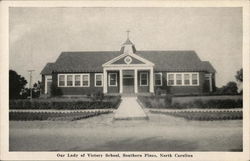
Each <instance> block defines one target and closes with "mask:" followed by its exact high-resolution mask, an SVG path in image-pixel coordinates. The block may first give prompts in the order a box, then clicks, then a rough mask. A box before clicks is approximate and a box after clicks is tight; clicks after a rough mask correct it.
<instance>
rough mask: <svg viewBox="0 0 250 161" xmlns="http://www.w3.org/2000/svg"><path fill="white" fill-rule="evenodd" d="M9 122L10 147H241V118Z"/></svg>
mask: <svg viewBox="0 0 250 161" xmlns="http://www.w3.org/2000/svg"><path fill="white" fill-rule="evenodd" d="M147 115H148V116H149V120H129V121H128V120H121V121H114V120H113V116H114V114H113V113H111V114H107V115H100V116H98V117H93V118H89V119H84V120H78V121H10V151H241V150H242V120H227V121H186V120H185V119H182V118H176V117H173V116H167V115H160V114H152V113H147Z"/></svg>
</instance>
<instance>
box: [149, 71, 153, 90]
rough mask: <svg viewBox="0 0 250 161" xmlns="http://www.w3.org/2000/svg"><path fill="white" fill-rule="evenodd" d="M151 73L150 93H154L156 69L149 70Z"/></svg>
mask: <svg viewBox="0 0 250 161" xmlns="http://www.w3.org/2000/svg"><path fill="white" fill-rule="evenodd" d="M149 75H150V80H149V83H150V85H149V92H150V93H154V71H153V68H151V69H150V72H149Z"/></svg>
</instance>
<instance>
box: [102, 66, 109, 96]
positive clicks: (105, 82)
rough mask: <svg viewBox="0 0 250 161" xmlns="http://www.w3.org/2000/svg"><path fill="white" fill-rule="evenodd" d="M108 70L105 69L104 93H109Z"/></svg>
mask: <svg viewBox="0 0 250 161" xmlns="http://www.w3.org/2000/svg"><path fill="white" fill-rule="evenodd" d="M107 80H108V79H107V70H106V69H104V68H103V93H107V92H108V89H107V85H108V83H107Z"/></svg>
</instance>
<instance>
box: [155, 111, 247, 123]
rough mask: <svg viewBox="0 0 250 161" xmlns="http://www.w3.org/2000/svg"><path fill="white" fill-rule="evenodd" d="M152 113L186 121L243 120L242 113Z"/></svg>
mask: <svg viewBox="0 0 250 161" xmlns="http://www.w3.org/2000/svg"><path fill="white" fill-rule="evenodd" d="M151 112H152V113H161V114H166V115H172V116H177V117H183V118H185V119H187V120H200V121H212V120H239V119H242V118H243V115H242V111H230V112H229V111H206V112H184V111H182V112H162V111H151Z"/></svg>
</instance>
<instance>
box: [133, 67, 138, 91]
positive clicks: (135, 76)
mask: <svg viewBox="0 0 250 161" xmlns="http://www.w3.org/2000/svg"><path fill="white" fill-rule="evenodd" d="M134 81H135V83H134V86H135V87H134V89H135V93H138V78H137V69H135V74H134Z"/></svg>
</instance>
